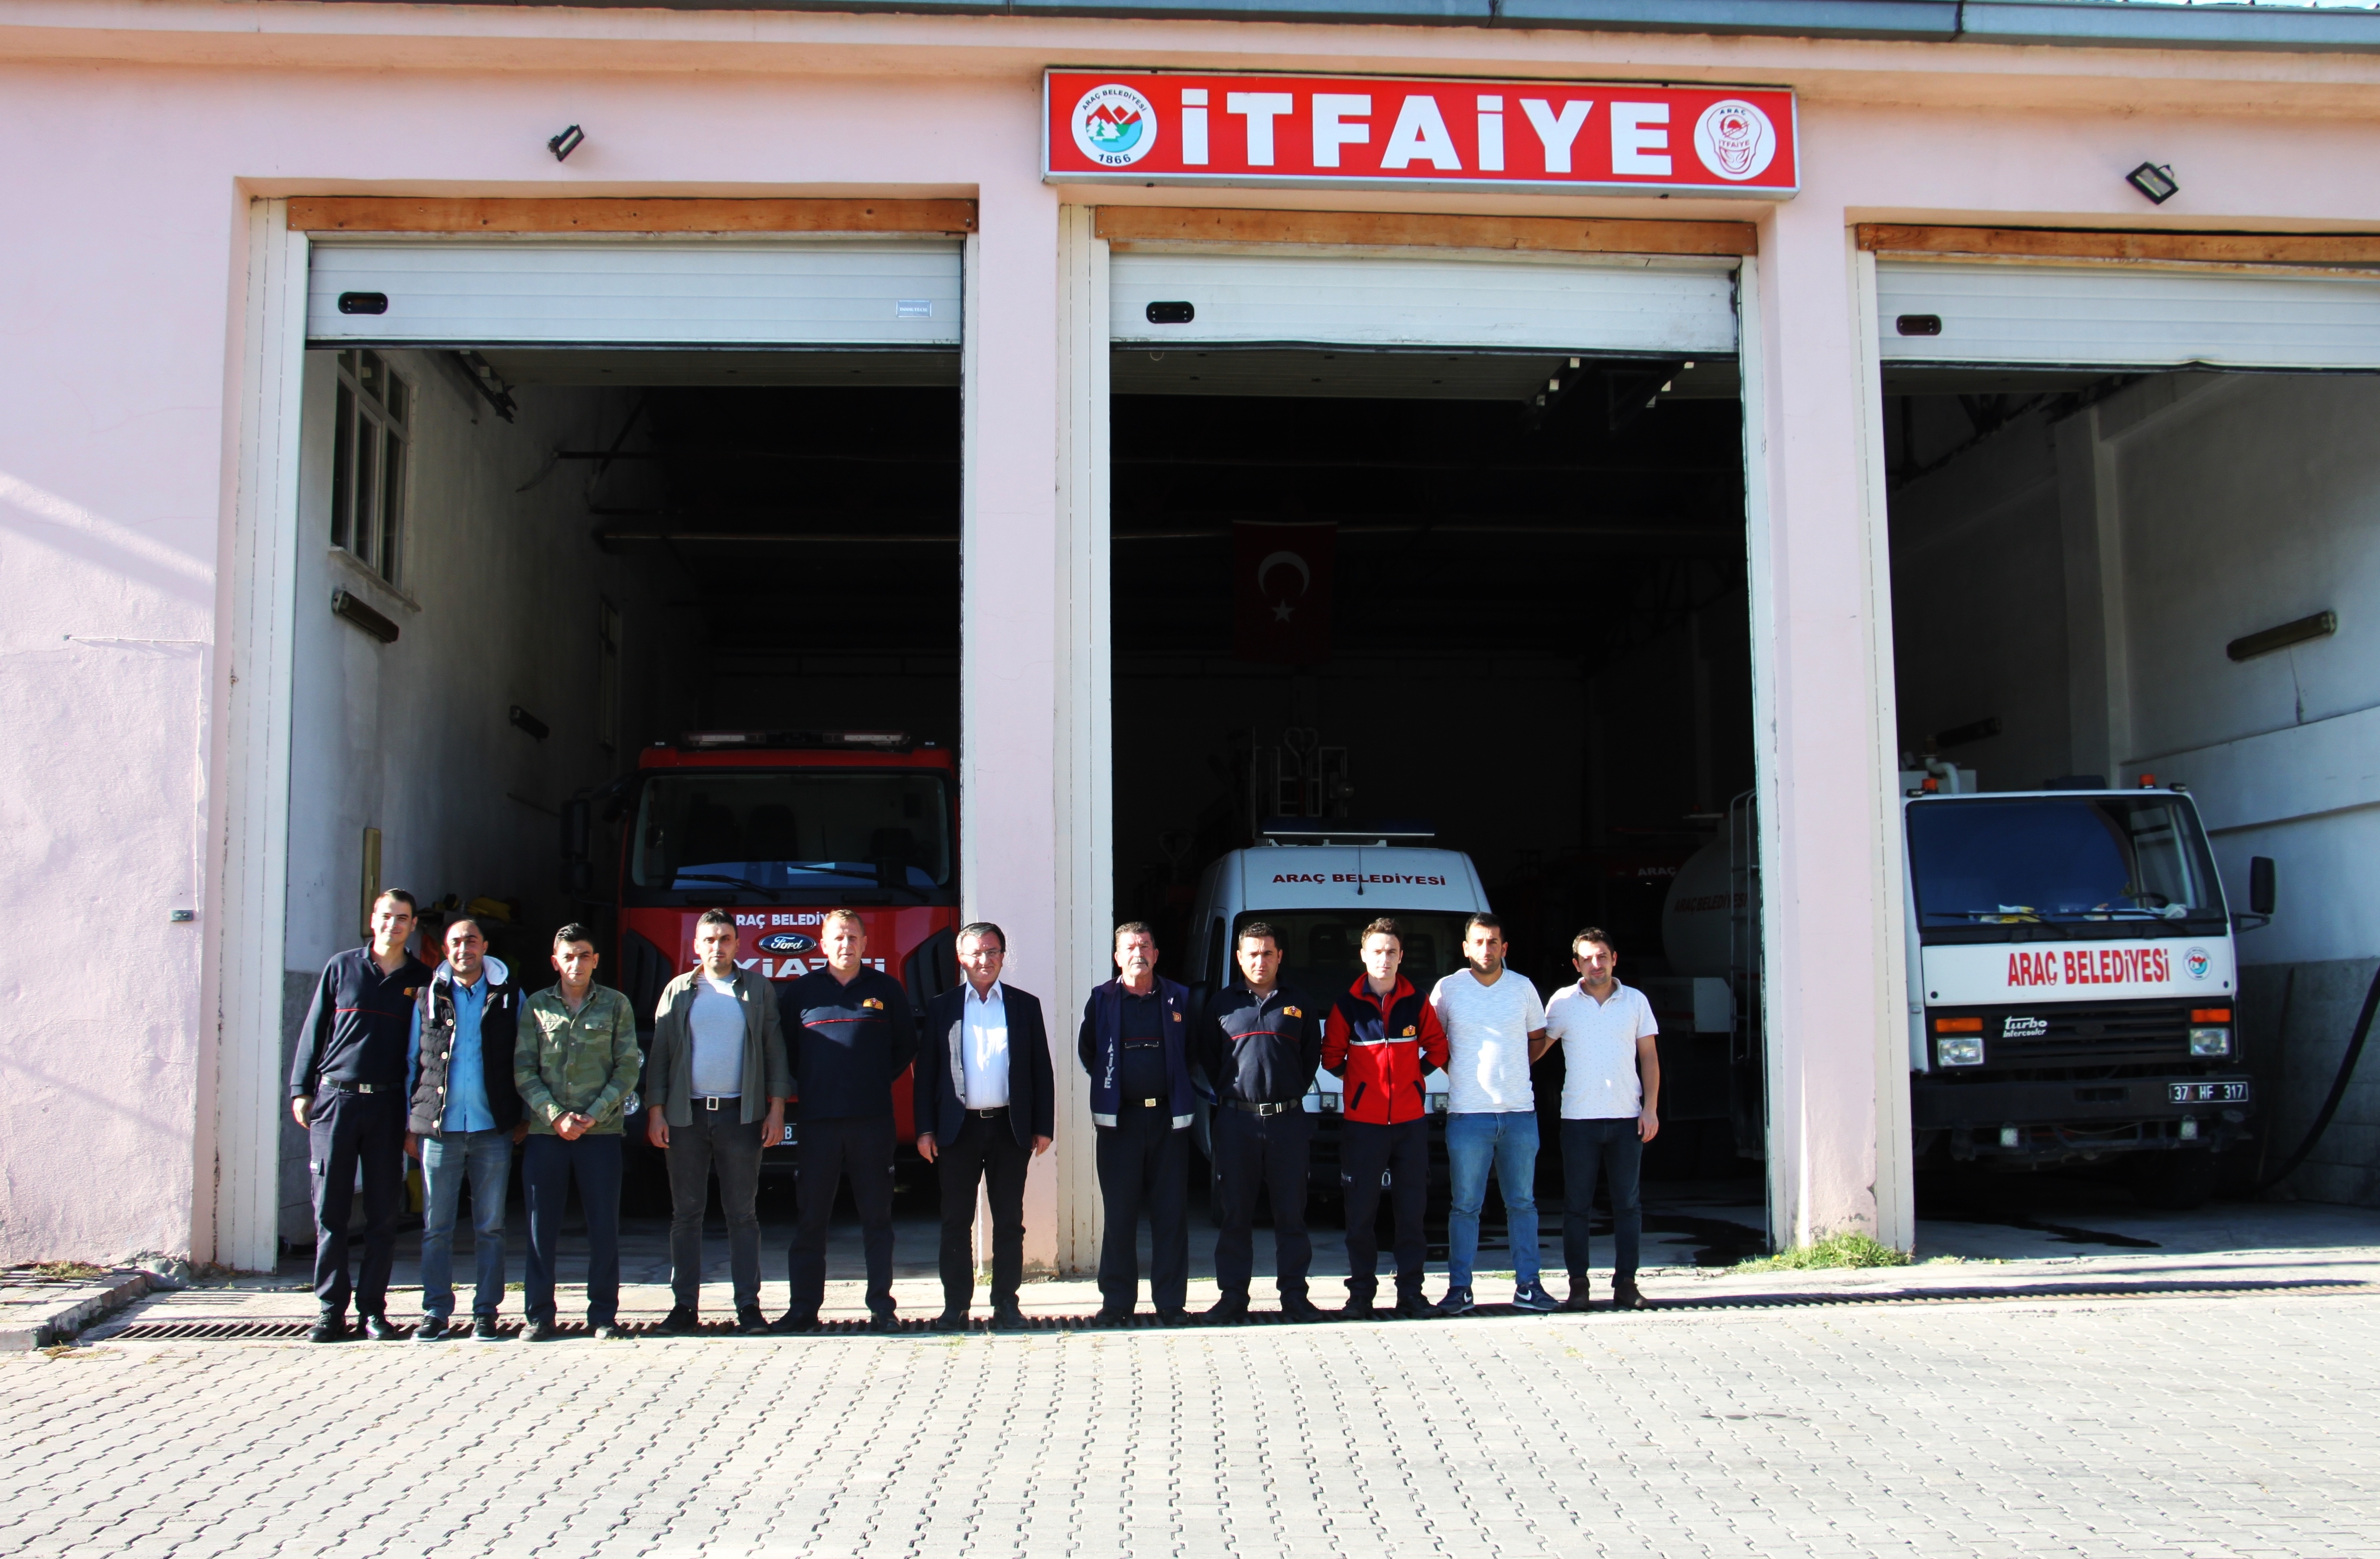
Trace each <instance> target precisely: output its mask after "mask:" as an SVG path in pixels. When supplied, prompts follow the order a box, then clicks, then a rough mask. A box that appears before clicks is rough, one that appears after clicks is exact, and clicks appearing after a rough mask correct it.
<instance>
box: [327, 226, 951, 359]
mask: <svg viewBox="0 0 2380 1559" xmlns="http://www.w3.org/2000/svg"><path fill="white" fill-rule="evenodd" d="M959 247H960V246H959V245H958V244H956V243H954V242H945V241H935V240H918V241H911V242H886V241H883V240H873V241H870V240H856V241H836V240H824V241H821V240H817V239H805V240H800V241H784V242H767V241H762V242H725V241H722V242H714V243H703V242H683V241H659V242H641V241H625V242H589V241H585V240H580V241H576V242H558V243H553V242H535V241H524V242H518V243H486V242H456V241H451V240H439V239H433V240H427V241H421V242H414V243H395V242H380V243H340V242H323V243H318V244H316V245H315V246H314V249H313V253H312V257H311V262H310V270H309V274H308V277H307V298H306V334H307V338H308V340H309V342H310V343H311V344H312V345H315V346H351V345H357V344H363V345H372V344H381V345H386V346H414V347H476V346H544V347H564V346H589V347H955V346H957V345H958V341H959ZM354 295H363V296H362V298H357V297H356V296H354ZM372 295H378V296H380V297H383V298H386V299H387V306H386V311H385V312H382V313H363V312H355V311H353V310H354V309H355V308H356V307H358V303H359V302H360V304H361V305H362V306H363V307H370V300H371V296H372ZM343 297H346V298H348V300H349V301H348V310H347V311H343V310H342V309H341V307H340V300H341V298H343Z"/></svg>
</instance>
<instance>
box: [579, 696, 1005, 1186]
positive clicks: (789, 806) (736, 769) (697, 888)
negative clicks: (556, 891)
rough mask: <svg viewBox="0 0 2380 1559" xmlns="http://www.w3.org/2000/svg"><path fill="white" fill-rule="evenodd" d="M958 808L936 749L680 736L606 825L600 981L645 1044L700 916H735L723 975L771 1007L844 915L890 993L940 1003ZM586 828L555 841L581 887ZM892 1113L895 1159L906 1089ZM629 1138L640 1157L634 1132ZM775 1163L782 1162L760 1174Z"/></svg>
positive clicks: (785, 736)
mask: <svg viewBox="0 0 2380 1559" xmlns="http://www.w3.org/2000/svg"><path fill="white" fill-rule="evenodd" d="M957 791H958V776H957V770H956V766H955V764H954V763H953V761H952V754H951V752H950V751H949V749H945V748H938V747H936V746H935V745H934V744H933V743H931V742H912V741H911V740H910V739H909V738H908V737H906V736H904V735H901V734H899V733H895V732H874V731H694V732H688V733H686V735H685V736H682V737H679V738H678V739H677V740H676V741H674V742H667V743H657V744H656V745H654V746H652V747H650V748H648V749H645V750H644V752H643V753H642V755H641V757H640V758H639V761H638V762H637V770H636V773H634V774H633V775H631V776H628V777H627V778H626V779H625V781H623V782H622V783H621V784H620V785H618V786H615V787H613V792H612V795H611V798H610V803H609V805H608V806H607V807H606V810H605V813H604V815H605V817H606V818H607V819H609V820H614V821H616V822H618V824H619V829H620V833H619V879H618V891H619V898H618V904H619V948H618V953H617V956H615V957H614V958H613V960H611V967H610V969H609V970H608V971H607V972H608V973H609V974H610V976H611V977H612V979H613V980H616V981H617V982H618V984H619V987H620V989H621V990H622V991H623V992H625V993H626V994H627V996H628V998H629V1000H630V1001H632V1002H633V1003H635V1004H636V1008H637V1019H638V1023H639V1025H640V1026H641V1028H642V1029H643V1031H644V1035H645V1039H646V1041H647V1043H648V1044H649V1045H650V1041H651V1026H652V1014H653V1008H654V1005H655V1004H656V1003H657V1002H658V1001H659V999H660V997H661V992H662V986H663V985H665V984H667V983H668V982H669V981H670V980H672V979H674V978H675V977H676V976H677V975H679V974H681V973H683V972H684V971H686V969H688V968H693V967H694V964H695V955H694V929H695V923H696V921H697V920H698V919H699V918H700V916H701V914H702V912H703V911H704V910H706V909H711V908H721V909H726V910H728V911H729V912H731V913H732V914H734V915H735V920H736V924H737V926H738V927H739V928H740V931H741V935H740V937H739V940H738V949H737V954H738V961H739V962H740V963H742V964H743V965H744V967H745V968H757V969H758V970H759V972H760V974H761V976H762V978H764V979H767V980H774V981H778V982H779V991H780V993H783V982H785V981H789V980H795V979H797V978H799V977H800V976H802V975H803V974H806V973H807V972H808V971H810V970H811V969H814V968H823V967H824V966H825V960H824V957H823V956H822V955H821V954H820V951H819V927H820V921H821V920H823V919H824V918H825V915H826V912H827V911H828V910H830V909H835V908H843V907H849V908H853V909H856V910H857V911H858V912H859V915H860V919H861V920H862V921H863V922H865V924H866V925H867V927H868V962H869V963H870V964H872V965H874V966H875V967H876V968H880V969H882V970H884V971H885V972H887V973H889V974H892V975H894V976H896V977H898V978H899V979H900V980H901V981H902V983H903V984H905V986H906V987H907V988H908V991H909V998H910V1000H911V1001H912V1002H913V1003H915V1004H916V1005H917V1006H918V1007H919V1008H920V1009H922V1008H923V1006H924V1005H925V1003H926V1001H927V999H928V998H929V997H930V996H933V995H935V994H936V993H940V992H942V991H946V990H948V989H950V988H951V986H952V985H953V984H955V983H956V982H957V979H958V961H957V935H956V933H957V929H958V904H959V883H958V815H957V804H958V796H957ZM586 818H587V813H586V812H585V811H584V810H578V809H577V808H574V809H573V810H572V811H571V813H570V814H569V815H566V816H565V824H564V849H565V858H566V859H571V858H574V857H575V859H572V863H571V865H570V866H568V867H566V868H565V871H574V870H575V871H577V873H578V875H579V878H580V880H581V881H582V882H584V881H587V880H588V879H590V878H591V875H592V872H591V868H590V867H589V866H588V865H587V864H586V863H587V860H588V851H587V848H586V846H587V843H588V838H587V822H586ZM574 833H575V834H576V838H575V840H574V837H573V835H574ZM574 844H575V845H576V849H575V850H574V848H573V846H574ZM893 1111H894V1122H895V1127H896V1130H897V1132H898V1135H899V1139H900V1141H901V1142H902V1144H903V1145H904V1147H905V1148H907V1147H908V1146H909V1145H910V1144H911V1143H912V1142H913V1141H914V1139H915V1137H916V1128H915V1127H914V1125H913V1119H912V1114H911V1110H910V1091H909V1078H906V1077H904V1078H902V1079H901V1080H900V1082H899V1083H898V1084H896V1085H895V1087H894V1089H893ZM629 1132H630V1140H631V1142H632V1143H634V1144H641V1143H642V1142H643V1140H644V1127H643V1123H642V1122H641V1120H637V1121H631V1122H630V1123H629ZM792 1140H793V1129H792V1127H790V1126H789V1127H788V1129H787V1134H786V1144H788V1145H789V1144H790V1143H791V1141H792ZM788 1159H789V1155H788V1154H787V1153H786V1152H785V1151H784V1146H783V1145H781V1146H780V1147H778V1148H776V1149H773V1150H771V1154H770V1161H771V1162H770V1163H768V1165H767V1167H770V1168H782V1167H789V1164H788V1163H787V1162H786V1161H787V1160H788Z"/></svg>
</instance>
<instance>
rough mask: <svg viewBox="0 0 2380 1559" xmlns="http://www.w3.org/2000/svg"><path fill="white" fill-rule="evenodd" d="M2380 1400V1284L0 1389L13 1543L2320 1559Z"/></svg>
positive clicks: (126, 1368) (82, 1371) (189, 1354)
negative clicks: (2241, 1293) (2279, 1558)
mask: <svg viewBox="0 0 2380 1559" xmlns="http://www.w3.org/2000/svg"><path fill="white" fill-rule="evenodd" d="M2356 1254H2357V1255H2358V1257H2360V1258H2361V1260H2360V1261H2357V1262H2356V1263H2355V1266H2354V1271H2353V1272H2352V1273H2351V1274H2350V1273H2349V1272H2348V1271H2346V1270H2345V1269H2344V1268H2342V1267H2340V1266H2339V1265H2338V1264H2337V1263H2336V1262H2335V1261H2331V1262H2329V1263H2328V1264H2325V1261H2323V1260H2313V1264H2312V1265H2311V1266H2306V1267H2302V1268H2300V1269H2298V1270H2301V1271H2310V1272H2313V1273H2316V1274H2317V1275H2325V1276H2330V1277H2346V1276H2350V1275H2352V1276H2353V1277H2356V1278H2365V1279H2368V1278H2369V1277H2371V1276H2372V1275H2373V1271H2372V1268H2371V1266H2370V1264H2369V1263H2370V1261H2371V1260H2372V1256H2373V1253H2372V1252H2369V1251H2364V1252H2358V1253H2356ZM2175 1270H2180V1269H2179V1268H2178V1267H2177V1268H2176V1269H2175ZM2191 1270H2192V1271H2193V1272H2195V1271H2199V1270H2200V1269H2199V1268H2197V1267H2192V1269H2191ZM2264 1270H2265V1272H2266V1273H2267V1274H2268V1275H2269V1274H2270V1273H2276V1272H2277V1271H2279V1270H2280V1269H2279V1268H2278V1267H2276V1266H2272V1265H2270V1264H2269V1259H2267V1265H2266V1266H2265V1269H2264ZM1913 1271H1925V1269H1913ZM2213 1275H2214V1276H2216V1277H2219V1276H2220V1275H2221V1274H2219V1273H2216V1274H2213ZM1966 1276H1967V1277H1972V1276H1973V1273H1972V1271H1970V1272H1969V1273H1967V1274H1966ZM1954 1279H1959V1280H1961V1281H1963V1279H1961V1274H1960V1273H1957V1272H1956V1271H1952V1272H1951V1273H1949V1274H1948V1276H1946V1277H1944V1278H1943V1280H1942V1281H1943V1282H1944V1283H1946V1284H1947V1283H1949V1282H1951V1281H1952V1280H1954ZM1725 1281H1726V1282H1727V1283H1730V1284H1734V1283H1742V1282H1743V1281H1744V1280H1741V1279H1728V1280H1725ZM1779 1281H1781V1280H1771V1281H1770V1282H1769V1286H1770V1287H1771V1288H1775V1287H1776V1286H1777V1283H1778V1282H1779ZM1824 1281H1831V1280H1809V1281H1808V1282H1805V1283H1804V1285H1803V1292H1805V1293H1815V1292H1817V1289H1816V1288H1814V1287H1812V1286H1811V1285H1812V1284H1814V1283H1815V1284H1822V1283H1823V1282H1824ZM1677 1282H1678V1284H1679V1286H1680V1291H1681V1292H1685V1291H1686V1290H1685V1286H1684V1285H1688V1284H1691V1283H1692V1282H1694V1280H1693V1279H1690V1278H1685V1277H1681V1278H1680V1279H1679V1280H1677ZM1787 1286H1788V1287H1790V1286H1791V1285H1787ZM1829 1292H1831V1290H1830V1291H1829ZM1857 1292H1859V1291H1858V1290H1857V1289H1855V1288H1851V1287H1845V1288H1842V1289H1841V1290H1840V1294H1839V1295H1838V1296H1837V1297H1846V1298H1848V1297H1856V1294H1857ZM229 1297H230V1296H224V1298H225V1299H226V1300H227V1299H228V1298H229ZM291 1297H294V1298H297V1299H298V1300H301V1301H302V1299H303V1296H302V1295H298V1296H280V1295H257V1296H254V1298H255V1299H256V1302H258V1303H259V1304H263V1305H268V1306H270V1305H273V1304H277V1305H279V1306H280V1307H281V1309H288V1308H289V1307H288V1304H287V1299H288V1298H291ZM205 1302H207V1301H205V1300H204V1297H202V1296H196V1295H188V1296H174V1297H171V1299H170V1300H153V1301H144V1302H143V1304H142V1306H141V1307H139V1308H138V1309H136V1310H135V1311H134V1312H132V1314H133V1315H134V1316H135V1317H138V1316H139V1315H142V1314H148V1315H152V1316H153V1315H159V1314H165V1313H175V1312H176V1307H183V1306H188V1305H191V1304H203V1303H205ZM160 1306H164V1307H166V1308H165V1309H158V1308H157V1307H160ZM565 1308H566V1307H565ZM297 1313H301V1314H302V1313H303V1312H302V1309H300V1310H299V1311H298V1312H297ZM2375 1388H2380V1288H2373V1287H2370V1286H2362V1287H2357V1288H2354V1289H2351V1290H2350V1291H2348V1292H2345V1293H2318V1292H2310V1291H2267V1292H2262V1293H2253V1294H2251V1295H2249V1296H2247V1297H2213V1296H2210V1295H2205V1294H2192V1295H2188V1296H2172V1295H2167V1296H2163V1297H2155V1296H2153V1295H2152V1294H2150V1293H2149V1291H2147V1290H2145V1289H2143V1290H2140V1291H2138V1292H2136V1293H2135V1295H2134V1296H2133V1297H2119V1298H2112V1299H2070V1298H2059V1297H2054V1294H2051V1295H2048V1296H2047V1297H2019V1298H2016V1299H2011V1300H2002V1301H1997V1302H1982V1303H1958V1304H1914V1303H1900V1304H1862V1305H1848V1304H1847V1305H1841V1306H1828V1307H1825V1308H1772V1309H1721V1310H1695V1309H1667V1310H1663V1311H1658V1312H1655V1313H1649V1314H1635V1315H1626V1314H1616V1313H1611V1312H1601V1313H1592V1314H1588V1315H1585V1316H1570V1315H1563V1316H1556V1317H1548V1318H1535V1317H1519V1316H1514V1317H1510V1318H1488V1319H1472V1320H1466V1321H1449V1322H1424V1323H1396V1322H1390V1323H1380V1324H1348V1323H1340V1324H1335V1325H1330V1326H1323V1327H1289V1326H1277V1325H1272V1326H1257V1327H1245V1328H1233V1329H1203V1330H1194V1331H1175V1332H1164V1331H1154V1332H1123V1333H1096V1332H1071V1333H1050V1334H1022V1335H999V1336H994V1335H980V1334H978V1335H972V1336H966V1337H959V1338H942V1337H932V1336H916V1337H912V1336H902V1337H890V1338H879V1337H866V1336H851V1337H847V1336H825V1337H809V1338H788V1339H768V1340H753V1341H739V1340H729V1339H704V1340H699V1341H671V1342H663V1341H656V1340H640V1341H636V1342H624V1343H596V1342H591V1341H583V1342H562V1343H553V1344H546V1345H528V1344H520V1343H506V1344H473V1343H441V1344H428V1345H425V1344H417V1343H385V1344H362V1343H358V1344H349V1345H343V1346H337V1347H328V1348H326V1347H310V1346H307V1345H304V1344H274V1343H207V1344H177V1343H156V1344H142V1343H134V1342H127V1341H122V1340H114V1341H109V1340H101V1341H99V1342H97V1343H95V1344H94V1345H92V1346H86V1347H83V1348H79V1349H76V1350H72V1351H71V1352H66V1353H61V1354H58V1355H56V1356H55V1357H52V1356H47V1355H43V1354H39V1353H33V1354H26V1355H20V1356H18V1357H16V1358H11V1359H7V1360H0V1423H5V1424H6V1447H7V1453H8V1454H7V1455H6V1456H5V1457H0V1553H7V1554H11V1555H47V1554H60V1553H72V1554H95V1553H108V1554H156V1553H172V1554H176V1555H183V1554H188V1555H193V1556H196V1555H207V1554H217V1553H222V1554H238V1555H242V1556H244V1559H245V1556H251V1555H265V1554H290V1555H297V1554H332V1553H337V1554H342V1555H357V1556H362V1555H390V1556H399V1555H407V1556H409V1555H425V1556H426V1555H431V1554H436V1555H440V1556H447V1555H496V1556H507V1559H508V1556H513V1555H521V1556H528V1555H542V1554H554V1555H582V1554H595V1553H603V1554H613V1553H616V1554H623V1555H628V1554H647V1553H650V1554H680V1553H686V1554H693V1553H702V1554H722V1555H740V1554H747V1553H753V1554H759V1553H766V1554H789V1555H790V1554H804V1555H808V1554H815V1555H838V1556H839V1555H869V1556H873V1555H879V1554H881V1555H919V1556H942V1555H974V1554H1029V1555H1033V1556H1035V1559H1040V1556H1044V1555H1048V1556H1053V1559H1054V1556H1059V1555H1083V1556H1100V1559H1104V1556H1108V1555H1133V1556H1140V1555H1168V1556H1172V1555H1184V1556H1195V1555H1205V1554H1234V1555H1238V1554H1246V1555H1276V1554H1279V1555H1293V1556H1295V1559H1317V1556H1319V1555H1325V1554H1330V1555H1336V1554H1378V1553H1394V1554H1407V1553H1414V1554H1420V1553H1447V1554H1453V1555H1492V1554H1505V1553H1525V1554H1530V1555H1557V1554H1558V1555H1565V1556H1567V1555H1603V1554H1613V1555H1623V1554H1624V1555H1638V1554H1647V1555H1662V1556H1665V1559H1667V1556H1677V1555H1694V1554H1728V1555H1740V1554H1749V1553H1757V1554H1764V1555H1767V1554H1790V1555H1803V1554H1806V1555H1814V1556H1830V1559H1831V1556H1836V1555H1841V1556H1846V1559H1848V1556H1855V1555H1892V1556H1895V1559H1908V1556H1912V1555H1917V1556H1924V1555H1933V1554H1945V1555H1948V1554H1976V1555H1991V1556H2000V1555H2007V1556H2011V1559H2013V1556H2028V1559H2029V1556H2034V1555H2067V1554H2074V1555H2092V1556H2101V1555H2105V1556H2108V1559H2116V1556H2122V1559H2134V1556H2140V1555H2176V1556H2187V1559H2229V1556H2234V1555H2241V1556H2245V1555H2267V1554H2270V1555H2307V1556H2314V1559H2326V1556H2348V1555H2354V1556H2363V1555H2371V1554H2374V1553H2380V1470H2375V1469H2380V1389H2375Z"/></svg>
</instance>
